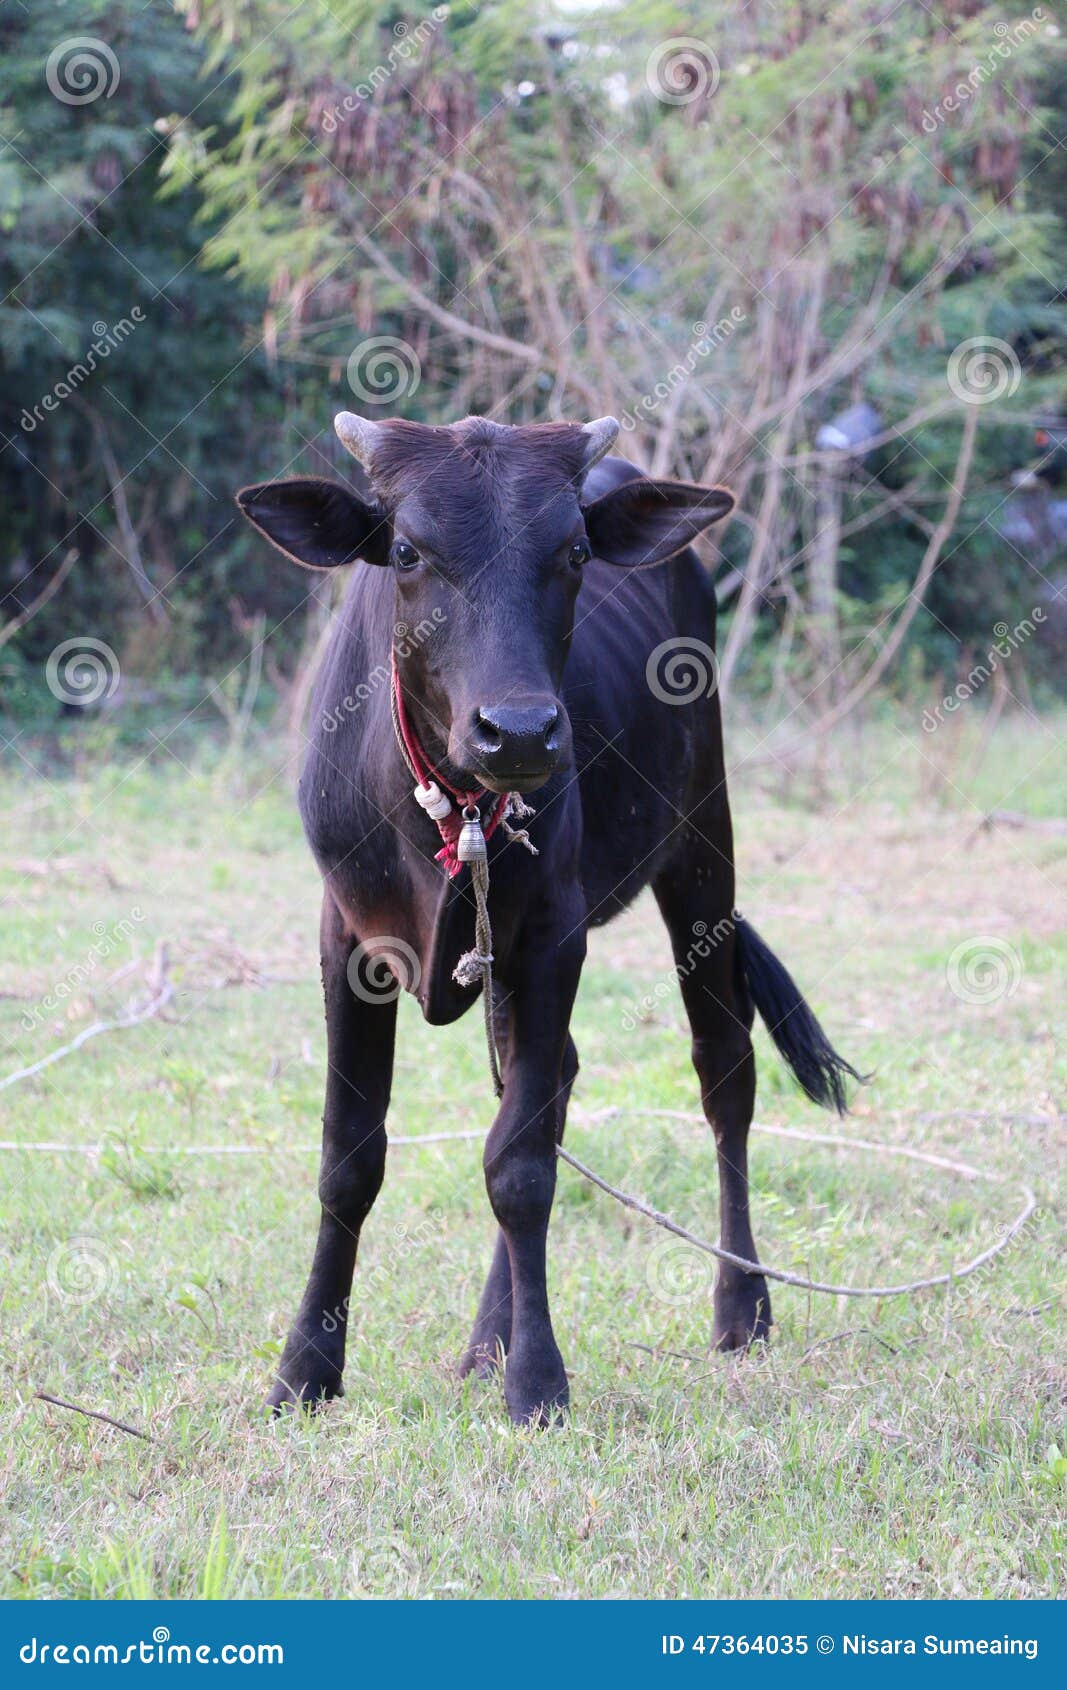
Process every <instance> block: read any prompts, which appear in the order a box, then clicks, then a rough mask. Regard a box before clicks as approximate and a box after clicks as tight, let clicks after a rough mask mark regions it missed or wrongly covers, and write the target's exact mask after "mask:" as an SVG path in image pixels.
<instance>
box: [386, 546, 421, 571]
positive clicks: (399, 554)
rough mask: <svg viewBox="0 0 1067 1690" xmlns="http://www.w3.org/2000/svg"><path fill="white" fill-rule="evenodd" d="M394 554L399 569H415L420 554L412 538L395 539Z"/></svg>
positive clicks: (394, 560)
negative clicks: (412, 542)
mask: <svg viewBox="0 0 1067 1690" xmlns="http://www.w3.org/2000/svg"><path fill="white" fill-rule="evenodd" d="M392 556H393V562H394V564H395V565H396V567H397V569H414V567H415V565H416V564H417V563H418V561H419V554H418V552H417V551H416V550H415V548H414V546H413V545H412V544H411V541H410V540H395V541H394V542H393V553H392Z"/></svg>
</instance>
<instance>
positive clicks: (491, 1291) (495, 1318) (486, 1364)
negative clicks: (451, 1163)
mask: <svg viewBox="0 0 1067 1690" xmlns="http://www.w3.org/2000/svg"><path fill="white" fill-rule="evenodd" d="M510 1020H511V1010H510V1004H504V1005H502V1007H501V1010H500V1011H499V1012H498V1014H497V1015H495V1016H494V1018H493V1023H494V1026H495V1027H496V1028H497V1046H498V1049H499V1050H500V1052H501V1053H502V1058H503V1053H504V1052H506V1050H507V1043H508V1037H509V1031H508V1029H509V1024H510ZM503 1059H505V1060H506V1058H503ZM577 1074H578V1051H577V1049H576V1047H575V1043H574V1040H573V1039H572V1038H571V1036H570V1034H568V1035H567V1042H566V1045H565V1047H564V1051H563V1068H562V1073H561V1081H562V1083H561V1086H560V1095H559V1101H558V1105H557V1125H556V1143H557V1144H562V1143H563V1131H564V1127H565V1126H566V1122H567V1104H568V1101H569V1099H570V1094H571V1087H572V1086H573V1084H574V1081H575V1079H576V1077H577ZM510 1343H511V1262H510V1259H509V1257H508V1246H507V1240H506V1239H505V1237H504V1234H503V1233H502V1232H500V1231H498V1232H497V1235H496V1245H495V1247H494V1249H493V1260H492V1263H491V1264H490V1268H489V1275H488V1278H487V1279H486V1282H485V1288H484V1290H483V1291H482V1295H481V1300H480V1302H479V1304H478V1313H477V1314H476V1315H475V1317H474V1326H473V1328H472V1330H471V1335H470V1338H469V1339H468V1340H467V1347H466V1349H465V1350H464V1352H463V1354H462V1356H461V1357H460V1362H459V1373H460V1377H461V1378H465V1377H466V1375H467V1374H468V1373H474V1374H476V1375H477V1377H478V1378H479V1379H488V1378H490V1377H491V1376H493V1375H495V1374H496V1372H497V1369H498V1367H499V1366H500V1365H501V1362H502V1359H503V1357H504V1356H506V1355H507V1352H508V1345H509V1344H510Z"/></svg>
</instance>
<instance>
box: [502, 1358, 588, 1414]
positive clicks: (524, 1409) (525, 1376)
mask: <svg viewBox="0 0 1067 1690" xmlns="http://www.w3.org/2000/svg"><path fill="white" fill-rule="evenodd" d="M570 1400H571V1392H570V1386H569V1385H568V1383H567V1375H566V1373H564V1371H563V1363H562V1361H561V1362H560V1364H559V1367H558V1369H556V1368H553V1369H552V1370H551V1371H550V1372H549V1373H548V1374H547V1375H546V1374H545V1373H541V1374H540V1376H539V1377H538V1376H537V1375H536V1374H534V1373H533V1372H532V1370H531V1371H527V1370H526V1369H524V1368H522V1367H521V1366H520V1367H516V1366H515V1363H514V1357H513V1356H509V1357H508V1359H507V1363H506V1366H505V1368H504V1401H505V1402H506V1403H507V1407H508V1414H509V1415H510V1416H511V1421H512V1424H513V1425H515V1426H533V1427H544V1426H559V1425H562V1423H563V1422H564V1420H566V1418H567V1409H568V1408H569V1407H570Z"/></svg>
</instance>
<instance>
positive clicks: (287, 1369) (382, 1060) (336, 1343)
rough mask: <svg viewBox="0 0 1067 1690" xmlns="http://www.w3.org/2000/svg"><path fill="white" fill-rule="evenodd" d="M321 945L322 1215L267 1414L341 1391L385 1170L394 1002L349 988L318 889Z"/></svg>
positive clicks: (346, 954) (328, 902) (332, 919)
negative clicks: (365, 1238)
mask: <svg viewBox="0 0 1067 1690" xmlns="http://www.w3.org/2000/svg"><path fill="white" fill-rule="evenodd" d="M321 943H322V984H323V991H324V993H325V998H326V1039H327V1073H326V1107H325V1109H324V1111H323V1118H322V1160H321V1163H320V1166H319V1200H320V1202H321V1204H322V1213H321V1216H320V1219H319V1232H318V1238H317V1241H316V1244H315V1254H314V1258H313V1260H312V1264H311V1273H310V1275H309V1277H308V1282H307V1289H306V1290H305V1292H304V1297H303V1301H302V1302H301V1304H300V1309H299V1312H298V1313H297V1317H296V1320H295V1321H294V1322H293V1327H292V1330H291V1332H290V1333H289V1339H288V1342H287V1343H286V1346H285V1350H284V1353H283V1355H282V1359H281V1362H280V1363H279V1366H278V1373H277V1376H276V1379H275V1383H274V1387H273V1389H272V1390H271V1392H270V1395H269V1396H268V1398H267V1406H268V1407H269V1408H270V1409H272V1410H273V1411H274V1412H275V1413H277V1412H279V1411H280V1410H281V1409H283V1408H295V1407H297V1406H298V1405H300V1404H301V1403H309V1404H311V1405H315V1404H318V1403H321V1402H323V1401H325V1400H326V1399H328V1398H330V1397H335V1396H339V1395H341V1374H342V1371H343V1369H344V1361H345V1335H346V1331H347V1327H348V1313H349V1295H350V1292H351V1289H352V1275H353V1270H354V1268H355V1265H356V1248H357V1246H358V1243H359V1233H360V1228H361V1227H362V1225H363V1222H364V1220H365V1219H366V1217H367V1215H368V1214H369V1213H370V1209H371V1205H372V1204H373V1202H374V1199H375V1198H376V1197H377V1195H378V1191H379V1188H380V1186H381V1183H382V1177H383V1175H384V1172H385V1143H386V1140H385V1114H386V1110H387V1108H388V1106H389V1090H390V1086H391V1083H392V1075H393V1038H394V1032H395V1028H396V1000H395V998H392V999H389V1000H388V1001H385V1002H380V1001H378V1002H368V1001H366V999H365V998H363V997H361V996H360V995H359V993H358V992H357V991H354V990H353V987H352V986H351V985H350V984H349V980H348V962H349V958H350V957H351V955H352V951H353V948H354V942H353V940H352V939H351V938H350V937H349V936H348V935H346V933H345V931H344V928H343V925H342V922H341V917H340V915H339V913H338V911H337V909H336V906H335V905H334V903H333V900H332V898H331V897H330V895H329V893H328V892H327V893H326V894H325V896H324V898H323V907H322V926H321Z"/></svg>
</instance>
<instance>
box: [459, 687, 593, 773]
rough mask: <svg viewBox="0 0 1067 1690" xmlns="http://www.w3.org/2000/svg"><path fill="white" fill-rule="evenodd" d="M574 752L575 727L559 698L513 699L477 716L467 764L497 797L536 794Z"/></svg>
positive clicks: (489, 706) (470, 732) (469, 738)
mask: <svg viewBox="0 0 1067 1690" xmlns="http://www.w3.org/2000/svg"><path fill="white" fill-rule="evenodd" d="M570 748H571V725H570V722H569V720H568V718H567V712H566V710H564V708H563V706H562V704H560V702H559V701H558V699H555V698H552V697H550V696H548V695H545V694H542V695H539V696H533V697H525V698H509V699H508V700H507V702H506V703H503V704H482V705H479V706H478V708H477V709H476V710H475V711H474V716H473V719H472V721H471V724H470V728H469V730H468V734H467V745H466V755H465V757H464V762H465V763H466V764H467V766H468V767H470V768H471V769H473V770H474V771H475V772H476V773H477V775H478V778H479V779H480V780H481V781H482V782H483V784H484V785H485V786H487V787H488V788H489V789H490V790H491V791H493V792H534V791H536V789H537V788H538V787H539V786H543V785H544V783H545V781H546V780H548V778H549V776H550V775H553V774H555V772H556V770H557V769H558V768H559V767H560V766H561V765H562V764H563V762H564V761H565V760H566V758H567V757H568V756H569V755H570Z"/></svg>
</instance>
